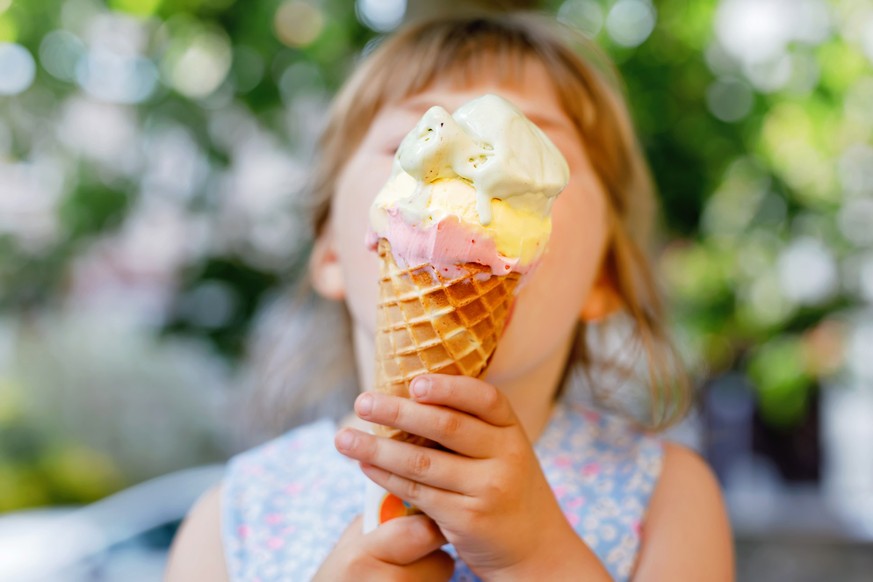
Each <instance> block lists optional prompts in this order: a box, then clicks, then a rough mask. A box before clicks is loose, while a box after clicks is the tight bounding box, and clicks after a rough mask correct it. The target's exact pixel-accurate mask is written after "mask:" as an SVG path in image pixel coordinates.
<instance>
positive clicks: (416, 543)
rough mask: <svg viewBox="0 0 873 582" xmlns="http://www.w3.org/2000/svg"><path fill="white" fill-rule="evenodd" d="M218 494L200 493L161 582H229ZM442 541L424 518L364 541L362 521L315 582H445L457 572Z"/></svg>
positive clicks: (397, 523)
mask: <svg viewBox="0 0 873 582" xmlns="http://www.w3.org/2000/svg"><path fill="white" fill-rule="evenodd" d="M220 522H221V488H220V487H214V488H212V489H210V490H209V491H207V492H206V493H204V494H203V495H202V496H201V498H200V499H199V500H198V501H197V503H196V504H195V505H194V508H193V509H192V510H191V513H190V514H189V515H188V517H187V518H186V519H185V521H184V523H183V524H182V527H181V529H180V530H179V533H178V534H177V535H176V539H175V540H174V541H173V547H172V549H171V551H170V557H169V561H168V564H167V571H166V574H165V576H164V580H165V582H190V581H191V580H208V581H209V582H227V580H229V577H228V574H227V568H226V566H225V562H224V549H223V547H222V543H221V523H220ZM445 542H446V540H445V538H444V537H443V535H442V533H440V531H439V529H438V528H437V527H436V526H435V525H434V523H433V521H431V520H430V519H428V518H427V516H424V515H414V516H409V517H403V518H398V519H395V520H392V521H390V522H388V523H386V524H385V525H383V526H381V527H380V528H379V529H378V530H376V531H374V532H371V533H369V534H367V535H364V533H363V526H362V524H361V519H360V518H358V519H355V520H354V521H353V522H352V523H351V524H350V525H349V526H348V528H346V531H345V533H344V534H343V536H342V538H340V540H339V542H338V543H337V545H336V547H334V549H333V550H332V551H331V553H330V555H329V556H328V557H327V559H326V560H325V562H324V563H323V564H322V566H321V568H320V569H319V571H318V573H317V574H316V575H315V578H314V580H316V581H322V580H324V581H326V582H327V581H329V582H337V581H341V580H361V579H368V580H389V579H390V580H410V581H411V580H415V581H417V582H431V581H445V580H448V579H449V578H451V576H452V573H453V571H454V568H455V562H454V560H452V558H451V557H450V556H449V555H448V554H446V553H445V552H442V551H440V550H439V548H440V546H442V545H443V544H445Z"/></svg>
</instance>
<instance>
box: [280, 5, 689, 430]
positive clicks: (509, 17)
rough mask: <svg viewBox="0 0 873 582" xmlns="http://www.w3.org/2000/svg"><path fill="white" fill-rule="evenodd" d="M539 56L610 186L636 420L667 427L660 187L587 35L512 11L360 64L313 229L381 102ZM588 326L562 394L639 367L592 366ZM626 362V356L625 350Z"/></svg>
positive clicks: (334, 111)
mask: <svg viewBox="0 0 873 582" xmlns="http://www.w3.org/2000/svg"><path fill="white" fill-rule="evenodd" d="M531 57H532V58H534V59H535V60H536V61H537V62H539V63H540V64H541V65H542V66H543V67H545V69H546V70H547V71H548V73H549V75H550V77H551V78H552V79H553V81H554V84H555V89H556V91H557V93H558V95H559V98H560V100H561V105H562V107H563V108H564V110H565V112H566V114H567V115H568V117H569V118H570V119H571V120H572V121H573V123H574V125H575V129H576V131H577V132H578V134H579V138H580V140H581V141H582V143H583V146H584V148H585V151H586V153H587V155H588V157H589V159H590V161H591V164H592V167H593V170H594V172H595V173H596V175H597V178H598V179H599V180H600V182H601V184H602V186H603V188H604V191H605V193H606V197H607V200H608V207H609V220H610V222H611V224H610V228H609V232H610V235H609V236H610V238H609V242H608V245H607V251H606V254H605V256H604V265H603V268H604V273H605V275H606V276H607V277H609V279H610V280H611V282H612V283H613V285H614V287H615V289H616V290H617V291H618V293H619V295H620V297H621V299H622V301H623V303H624V307H625V309H626V311H627V314H628V315H629V316H630V317H631V318H632V320H633V322H634V339H635V342H634V346H636V348H635V350H636V352H635V354H636V356H635V357H632V358H630V359H631V360H637V359H638V357H639V356H643V357H644V360H645V364H646V369H647V384H648V386H649V392H650V398H649V402H648V405H647V408H648V414H647V415H646V416H647V417H648V419H636V420H638V421H641V423H642V424H643V425H645V426H646V427H648V428H658V429H661V428H665V427H666V426H668V425H670V424H672V423H673V422H675V421H676V420H678V419H680V418H681V417H682V416H684V414H685V412H686V411H687V408H688V406H689V402H690V388H689V383H688V381H687V379H686V377H685V375H684V374H683V373H682V371H681V365H679V358H678V356H677V354H676V351H675V349H674V347H673V345H672V343H671V342H670V341H669V338H668V334H667V330H666V324H665V320H664V312H663V307H662V303H661V300H660V297H659V293H658V291H657V288H656V285H655V281H654V277H653V274H652V269H651V266H650V262H649V260H648V258H647V256H646V253H645V252H644V250H643V249H646V248H647V247H648V245H649V237H650V236H651V232H652V226H653V222H654V217H655V213H656V205H655V195H654V186H653V183H652V179H651V176H650V173H649V170H648V166H647V164H646V162H645V159H644V157H643V154H642V151H641V149H640V145H639V143H638V141H637V139H636V136H635V134H634V131H633V128H632V123H631V120H630V115H629V113H628V110H627V107H626V105H625V103H624V99H623V97H622V90H621V88H620V84H619V81H618V75H617V73H616V71H615V69H614V67H613V66H612V65H611V63H610V62H609V60H608V58H606V57H605V56H604V55H603V53H602V52H601V51H600V50H598V49H597V47H596V46H595V45H594V44H593V42H591V41H590V40H588V39H586V38H584V37H583V36H582V35H579V34H575V33H573V32H572V31H570V30H569V29H567V28H565V27H562V26H561V25H559V24H558V23H557V22H554V21H551V20H547V19H546V18H544V17H540V16H537V15H534V14H530V13H503V14H486V15H476V16H459V17H448V18H440V19H436V20H428V21H424V22H418V23H413V24H411V25H407V26H406V27H404V28H403V29H401V30H400V31H398V32H397V33H395V34H394V35H392V36H390V37H388V38H387V39H385V40H384V41H383V42H382V43H381V45H380V46H378V47H377V48H376V49H375V50H374V51H373V52H372V54H370V55H369V56H368V57H367V58H365V59H364V61H363V62H362V63H360V65H359V66H358V67H357V69H356V71H355V72H354V74H353V75H352V76H351V77H350V78H349V79H348V81H347V82H346V84H345V85H344V86H343V88H342V89H341V90H340V92H339V93H338V95H337V96H336V98H335V100H334V103H333V106H332V108H331V110H330V113H329V116H328V123H327V126H326V129H325V131H324V134H323V136H322V139H321V141H320V147H319V150H318V155H317V156H316V158H315V165H314V168H313V175H312V186H311V219H312V227H313V232H314V234H316V235H317V234H318V233H320V232H321V229H322V228H323V227H324V225H325V223H326V221H327V218H328V217H329V215H330V203H331V199H332V197H333V193H334V190H335V188H336V180H337V176H338V174H339V173H340V170H341V168H342V167H343V165H344V164H345V163H346V162H347V161H348V159H349V158H350V157H351V155H352V153H353V152H354V151H355V150H356V149H357V148H358V147H359V145H360V143H361V141H362V139H363V138H364V135H365V134H366V132H367V130H368V128H369V126H370V124H371V123H372V121H373V119H374V118H375V117H376V115H377V114H378V112H379V111H380V110H381V109H382V108H383V107H385V106H386V105H387V104H390V103H396V102H399V101H402V100H404V99H406V98H408V97H410V96H413V95H415V94H417V93H420V92H421V91H423V90H424V89H425V88H426V87H428V85H430V84H431V83H433V82H434V81H435V80H436V79H437V78H446V76H447V75H453V76H455V78H457V79H458V81H459V82H460V83H464V82H467V81H470V80H471V79H472V78H473V76H474V75H476V74H477V73H479V72H480V71H481V70H482V67H483V66H484V67H488V66H490V67H492V68H491V69H490V70H493V71H494V73H496V74H498V75H500V79H499V80H500V81H501V82H502V81H504V80H511V79H512V78H513V76H514V75H517V74H518V73H519V71H520V67H521V66H523V63H524V62H525V61H526V60H527V59H529V58H531ZM486 59H487V61H486ZM495 64H496V65H497V66H496V67H495V66H494V65H495ZM588 327H589V326H587V325H586V324H585V323H583V322H581V321H580V322H579V325H578V329H577V333H576V337H575V339H574V345H573V348H572V351H571V355H570V357H569V359H568V362H567V365H566V368H565V371H564V377H563V379H562V382H561V387H560V388H559V390H558V394H557V395H556V397H557V396H560V393H561V392H562V391H563V390H564V386H566V384H567V383H568V380H569V379H570V378H571V377H572V376H573V373H574V372H581V373H582V375H583V376H585V377H586V378H587V380H588V384H589V385H592V386H597V383H596V381H595V380H594V379H593V378H592V374H591V371H592V370H593V369H595V367H599V368H600V369H601V370H610V371H611V372H613V373H614V372H615V371H616V370H619V371H620V372H621V374H620V376H630V375H633V374H634V373H635V372H634V370H633V369H632V368H633V366H629V365H627V364H626V363H620V362H612V363H610V362H608V361H597V362H595V361H594V359H593V357H592V350H591V349H590V347H589V345H588V341H587V336H588V335H589V332H590V330H589V329H587V328H588ZM343 333H347V331H343ZM622 359H623V360H625V362H627V361H628V358H627V355H625V356H624V357H623V358H622ZM596 397H597V399H598V401H600V402H601V403H602V404H605V405H606V406H609V403H610V400H611V398H610V392H609V391H608V390H603V389H602V388H601V389H596ZM286 402H289V401H288V400H286ZM285 408H286V409H287V407H285ZM612 408H615V407H614V406H613V407H612Z"/></svg>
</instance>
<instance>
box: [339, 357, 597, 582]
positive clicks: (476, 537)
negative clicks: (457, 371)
mask: <svg viewBox="0 0 873 582" xmlns="http://www.w3.org/2000/svg"><path fill="white" fill-rule="evenodd" d="M412 392H413V395H414V398H415V400H408V399H405V398H398V397H394V396H388V395H385V394H378V393H369V392H368V393H364V394H362V395H361V396H359V397H358V400H357V402H356V403H355V409H356V411H357V413H358V415H359V416H360V417H361V418H363V419H365V420H369V421H371V422H375V423H378V424H383V425H388V426H392V427H395V428H399V429H401V430H404V431H407V432H409V433H412V434H416V435H419V436H422V437H425V438H427V439H430V440H433V441H436V442H438V443H440V444H441V445H443V446H444V447H446V448H447V449H450V450H449V451H441V450H436V449H428V448H424V447H420V446H416V445H412V444H409V443H404V442H398V441H394V440H390V439H386V438H381V437H376V436H373V435H369V434H366V433H363V432H360V431H356V430H353V429H346V430H343V431H340V432H339V433H338V434H337V439H336V444H337V448H338V450H339V451H340V452H342V453H343V454H345V455H347V456H349V457H352V458H354V459H357V460H359V461H361V467H362V469H363V470H364V472H365V473H366V475H367V476H368V477H369V478H370V479H372V480H373V481H375V482H376V483H378V484H379V485H381V486H382V487H384V488H385V489H386V490H388V491H390V492H391V493H394V494H395V495H397V496H398V497H400V498H401V499H404V500H406V501H409V502H410V503H413V504H414V505H416V506H418V507H419V508H420V509H421V510H422V511H424V512H425V513H426V514H427V515H429V516H430V517H432V518H433V520H434V521H435V522H436V523H437V525H439V527H440V529H441V530H442V532H443V533H444V534H445V536H446V538H447V539H448V541H449V542H451V543H452V544H453V545H454V546H455V548H456V549H457V550H458V554H459V555H460V557H461V558H462V559H463V560H464V562H466V564H467V565H468V566H469V567H470V568H471V569H472V570H473V571H474V572H475V573H476V574H477V575H478V576H480V577H482V578H485V579H511V578H515V579H537V578H540V579H557V578H561V579H563V578H562V577H561V576H563V575H566V574H567V573H572V576H573V578H577V579H581V578H578V576H579V575H594V574H596V575H603V576H605V577H604V578H603V579H605V580H608V579H609V577H608V574H606V571H605V570H604V569H603V567H602V565H601V564H600V563H599V562H598V560H597V558H596V557H595V556H594V554H593V552H591V550H590V549H589V548H588V547H587V546H586V545H585V544H584V542H582V540H581V539H580V538H579V537H578V536H577V535H576V533H575V532H574V531H573V529H572V528H571V527H570V525H569V523H568V522H567V519H566V518H565V517H564V515H563V513H562V511H561V509H560V506H559V505H558V502H557V500H556V499H555V496H554V494H553V493H552V491H551V488H550V486H549V484H548V482H547V481H546V478H545V476H544V475H543V473H542V470H541V468H540V465H539V461H538V460H537V458H536V455H535V453H534V451H533V448H532V447H531V444H530V442H529V441H528V439H527V437H526V436H525V433H524V431H523V429H522V427H521V425H520V424H519V422H518V419H517V418H516V416H515V413H514V412H513V410H512V407H511V406H510V404H509V401H508V400H507V399H506V397H505V396H504V395H503V394H502V393H501V392H500V391H499V390H497V389H496V388H494V387H493V386H491V385H490V384H487V383H485V382H482V381H480V380H476V379H473V378H467V377H464V376H446V375H441V374H440V375H435V374H432V375H427V376H422V377H420V378H416V380H415V381H414V382H413V384H412ZM388 523H391V522H388ZM380 527H384V526H380ZM563 568H569V569H563ZM588 579H590V580H596V579H599V578H597V577H596V576H595V577H592V578H588Z"/></svg>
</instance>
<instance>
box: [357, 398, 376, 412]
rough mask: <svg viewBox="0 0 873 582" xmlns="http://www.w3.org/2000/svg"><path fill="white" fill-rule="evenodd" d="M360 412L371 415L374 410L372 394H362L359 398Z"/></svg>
mask: <svg viewBox="0 0 873 582" xmlns="http://www.w3.org/2000/svg"><path fill="white" fill-rule="evenodd" d="M358 412H359V413H361V414H362V415H364V416H369V414H370V413H371V412H373V396H372V395H371V394H361V396H360V397H359V398H358Z"/></svg>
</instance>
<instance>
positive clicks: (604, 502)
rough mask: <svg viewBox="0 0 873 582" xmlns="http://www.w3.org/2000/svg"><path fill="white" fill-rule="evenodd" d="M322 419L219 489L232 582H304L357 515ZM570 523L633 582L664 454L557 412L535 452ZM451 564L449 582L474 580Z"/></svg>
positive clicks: (621, 428) (257, 455)
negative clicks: (645, 518) (631, 577)
mask: <svg viewBox="0 0 873 582" xmlns="http://www.w3.org/2000/svg"><path fill="white" fill-rule="evenodd" d="M336 430H337V427H336V424H335V423H334V422H332V421H327V420H323V421H320V422H317V423H313V424H309V425H306V426H303V427H300V428H297V429H294V430H292V431H290V432H288V433H286V434H285V435H283V436H281V437H279V438H277V439H275V440H273V441H270V442H268V443H266V444H264V445H261V446H259V447H257V448H254V449H252V450H250V451H247V452H245V453H242V454H240V455H238V456H236V457H234V458H233V459H231V461H230V462H229V464H228V468H227V473H226V475H225V479H224V483H223V487H222V499H221V505H222V509H221V513H222V516H221V518H222V538H223V544H224V552H225V557H226V560H227V568H228V573H229V575H230V579H231V580H232V581H233V582H243V581H245V582H273V581H278V580H281V581H286V580H287V581H291V582H296V581H298V580H300V581H303V580H309V579H310V578H311V577H312V576H313V575H314V574H315V572H316V571H317V570H318V567H319V566H320V565H321V563H322V561H324V559H325V557H326V556H327V555H328V553H329V552H330V551H331V549H332V548H333V546H334V544H335V543H336V541H337V540H338V539H339V537H340V534H341V533H342V532H343V530H344V529H345V528H346V526H347V525H348V524H349V523H350V522H351V521H352V519H354V517H355V516H356V515H357V514H359V513H361V511H362V508H363V502H364V501H363V500H364V485H365V479H366V477H365V476H364V475H363V474H362V473H361V472H360V470H359V469H358V466H357V463H355V462H353V461H351V460H349V459H347V458H345V457H343V456H342V455H340V454H339V453H338V452H337V451H336V449H335V448H334V445H333V437H334V434H335V433H336ZM534 448H535V451H536V453H537V456H538V457H539V459H540V463H541V465H542V467H543V471H544V473H545V475H546V478H547V479H548V481H549V483H550V484H551V486H552V490H553V491H554V493H555V496H556V497H557V499H558V501H559V503H560V505H561V507H562V509H563V510H564V514H565V515H566V516H567V520H568V521H569V522H570V523H571V524H572V526H573V527H574V528H575V530H576V532H577V533H578V534H579V536H580V537H581V538H582V539H583V540H585V542H586V543H587V544H588V546H589V547H591V549H592V550H593V551H594V552H595V553H596V554H597V556H598V557H599V558H600V560H601V561H602V562H603V564H604V565H605V566H606V568H607V569H608V570H609V572H610V574H611V575H612V577H613V578H614V579H615V580H618V581H625V580H627V579H628V578H629V577H630V574H631V572H632V570H633V567H634V563H635V560H636V557H637V552H638V549H639V547H640V539H641V533H642V521H643V516H644V514H645V512H646V508H647V506H648V503H649V498H650V497H651V494H652V490H653V489H654V487H655V484H656V482H657V479H658V476H659V475H660V472H661V464H662V458H663V446H662V443H661V441H660V440H658V439H657V438H655V437H653V436H650V435H647V434H644V433H640V432H637V431H636V430H634V429H633V428H632V427H631V426H630V425H629V424H628V423H626V422H625V421H623V420H621V419H619V418H617V417H613V416H608V415H603V414H599V413H596V412H593V411H591V410H589V409H586V408H577V407H572V406H568V405H558V406H557V407H556V408H555V411H554V412H553V414H552V418H551V419H550V421H549V423H548V425H547V426H546V429H545V430H544V432H543V434H542V436H541V437H540V439H539V440H538V441H537V443H536V444H535V447H534ZM444 549H446V550H447V551H448V552H449V553H450V554H452V555H453V556H455V559H456V562H455V574H454V578H453V580H455V581H458V582H460V581H473V580H478V578H476V576H475V575H474V574H473V573H472V572H471V571H470V569H469V568H467V566H466V565H465V564H464V563H463V562H462V561H460V560H459V559H458V558H457V554H456V553H455V552H454V550H453V548H452V547H451V546H446V548H444Z"/></svg>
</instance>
